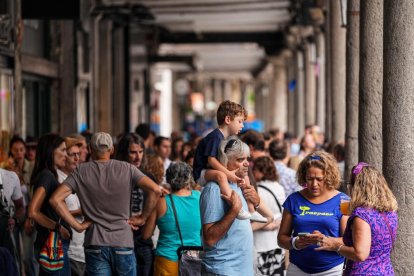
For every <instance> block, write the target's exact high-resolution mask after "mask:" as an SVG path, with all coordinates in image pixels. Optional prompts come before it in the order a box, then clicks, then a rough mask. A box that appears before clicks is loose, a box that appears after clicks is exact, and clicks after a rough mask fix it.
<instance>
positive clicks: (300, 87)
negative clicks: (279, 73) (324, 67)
mask: <svg viewBox="0 0 414 276" xmlns="http://www.w3.org/2000/svg"><path fill="white" fill-rule="evenodd" d="M296 62H297V68H298V71H297V76H296V79H297V82H296V89H295V103H296V117H295V121H296V123H295V127H296V129H295V132H296V133H295V134H296V136H297V137H298V138H299V139H300V137H302V135H303V133H304V131H305V94H304V91H305V89H304V81H305V72H304V66H303V53H302V52H301V51H297V52H296Z"/></svg>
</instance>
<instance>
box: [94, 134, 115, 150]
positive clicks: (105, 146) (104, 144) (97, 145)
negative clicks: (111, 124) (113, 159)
mask: <svg viewBox="0 0 414 276" xmlns="http://www.w3.org/2000/svg"><path fill="white" fill-rule="evenodd" d="M90 144H91V147H92V149H93V150H97V151H105V150H109V149H111V148H113V146H114V144H113V142H112V137H111V135H109V134H108V133H106V132H97V133H95V134H94V135H92V138H91V142H90Z"/></svg>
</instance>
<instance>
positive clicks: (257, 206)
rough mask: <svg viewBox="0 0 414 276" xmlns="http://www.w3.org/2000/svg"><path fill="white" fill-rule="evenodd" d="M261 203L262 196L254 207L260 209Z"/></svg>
mask: <svg viewBox="0 0 414 276" xmlns="http://www.w3.org/2000/svg"><path fill="white" fill-rule="evenodd" d="M260 203H261V201H260V198H259V203H258V204H257V205H256V206H254V209H255V210H256V211H257V209H259V207H260Z"/></svg>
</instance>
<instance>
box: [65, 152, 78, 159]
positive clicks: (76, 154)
mask: <svg viewBox="0 0 414 276" xmlns="http://www.w3.org/2000/svg"><path fill="white" fill-rule="evenodd" d="M68 156H69V157H75V156H76V157H78V158H80V152H72V153H68Z"/></svg>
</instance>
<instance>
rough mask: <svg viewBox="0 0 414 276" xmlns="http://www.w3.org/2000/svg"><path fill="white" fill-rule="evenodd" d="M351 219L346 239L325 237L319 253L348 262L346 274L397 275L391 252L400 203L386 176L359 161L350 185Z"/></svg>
mask: <svg viewBox="0 0 414 276" xmlns="http://www.w3.org/2000/svg"><path fill="white" fill-rule="evenodd" d="M348 189H349V192H350V195H351V198H352V199H351V202H350V209H351V216H350V218H349V220H348V224H347V226H346V230H345V234H344V237H343V239H341V238H339V239H338V238H336V239H335V238H326V239H324V240H323V241H322V242H321V243H322V245H321V247H320V248H319V249H320V250H328V251H336V252H337V253H338V254H340V255H342V256H344V257H345V258H346V259H347V262H346V268H345V271H344V274H343V275H394V269H393V267H392V263H391V258H390V254H391V249H392V246H393V243H394V241H395V239H396V237H397V228H398V215H397V209H398V204H397V200H396V198H395V196H394V195H393V193H392V191H391V189H390V188H389V187H388V184H387V181H386V180H385V178H384V176H383V175H382V174H381V173H380V172H379V171H378V170H377V169H375V168H374V167H372V166H370V165H369V164H367V163H364V162H360V163H358V164H357V165H356V166H354V167H353V168H352V172H351V183H350V184H349V186H348Z"/></svg>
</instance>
